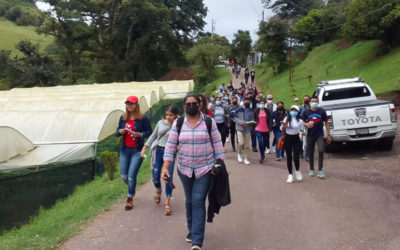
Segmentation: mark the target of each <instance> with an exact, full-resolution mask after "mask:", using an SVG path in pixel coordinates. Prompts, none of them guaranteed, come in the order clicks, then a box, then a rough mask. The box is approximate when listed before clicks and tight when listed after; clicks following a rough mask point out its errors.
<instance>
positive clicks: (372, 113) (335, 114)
mask: <svg viewBox="0 0 400 250" xmlns="http://www.w3.org/2000/svg"><path fill="white" fill-rule="evenodd" d="M330 111H331V112H332V120H333V125H334V128H335V130H336V129H337V130H340V129H358V128H370V127H376V126H382V125H389V124H391V118H390V115H391V114H390V109H389V105H388V104H375V105H369V106H358V107H351V108H350V107H347V108H343V109H333V110H330Z"/></svg>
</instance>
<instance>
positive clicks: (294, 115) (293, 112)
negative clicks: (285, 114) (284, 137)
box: [290, 111, 299, 117]
mask: <svg viewBox="0 0 400 250" xmlns="http://www.w3.org/2000/svg"><path fill="white" fill-rule="evenodd" d="M298 113H299V112H297V111H290V116H291V117H296V116H297V114H298Z"/></svg>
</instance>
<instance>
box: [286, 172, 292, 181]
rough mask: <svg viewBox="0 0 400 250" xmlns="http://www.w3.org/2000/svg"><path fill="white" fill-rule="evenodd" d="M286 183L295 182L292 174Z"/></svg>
mask: <svg viewBox="0 0 400 250" xmlns="http://www.w3.org/2000/svg"><path fill="white" fill-rule="evenodd" d="M286 182H287V183H292V182H293V175H291V174H290V175H289V176H288V178H287V180H286Z"/></svg>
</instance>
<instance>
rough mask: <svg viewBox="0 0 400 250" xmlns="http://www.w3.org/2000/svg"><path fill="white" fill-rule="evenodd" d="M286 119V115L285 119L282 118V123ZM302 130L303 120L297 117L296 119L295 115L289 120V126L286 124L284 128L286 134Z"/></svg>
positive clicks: (295, 133)
mask: <svg viewBox="0 0 400 250" xmlns="http://www.w3.org/2000/svg"><path fill="white" fill-rule="evenodd" d="M287 119H288V117H287V116H286V117H285V119H283V124H285V123H286V121H287ZM282 126H283V125H282ZM282 126H281V130H282ZM302 131H304V124H303V120H302V119H299V121H297V119H296V117H292V121H291V122H290V126H289V124H288V126H287V128H286V134H288V135H298V134H300V133H301V132H302Z"/></svg>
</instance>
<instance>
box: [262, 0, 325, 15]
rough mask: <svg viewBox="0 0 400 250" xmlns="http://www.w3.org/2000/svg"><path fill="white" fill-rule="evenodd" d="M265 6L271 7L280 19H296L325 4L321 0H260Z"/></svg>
mask: <svg viewBox="0 0 400 250" xmlns="http://www.w3.org/2000/svg"><path fill="white" fill-rule="evenodd" d="M262 2H263V4H264V6H265V7H266V8H269V9H272V11H273V12H275V13H276V14H277V16H278V17H280V18H282V19H293V18H294V19H297V18H301V17H304V16H306V15H307V13H308V12H309V11H310V10H312V9H320V8H322V7H324V6H325V3H324V1H323V0H296V1H293V0H276V1H273V0H262Z"/></svg>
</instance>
